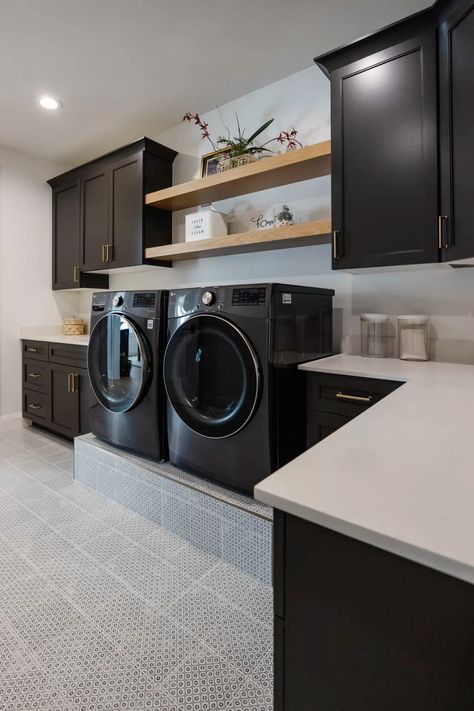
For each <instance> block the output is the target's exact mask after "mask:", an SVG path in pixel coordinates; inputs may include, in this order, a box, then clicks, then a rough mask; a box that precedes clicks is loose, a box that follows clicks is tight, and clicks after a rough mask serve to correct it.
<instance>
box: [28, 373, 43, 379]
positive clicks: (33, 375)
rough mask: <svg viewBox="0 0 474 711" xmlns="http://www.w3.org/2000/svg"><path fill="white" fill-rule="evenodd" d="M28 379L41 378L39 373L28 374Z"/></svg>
mask: <svg viewBox="0 0 474 711" xmlns="http://www.w3.org/2000/svg"><path fill="white" fill-rule="evenodd" d="M28 377H29V378H34V379H36V378H41V373H28Z"/></svg>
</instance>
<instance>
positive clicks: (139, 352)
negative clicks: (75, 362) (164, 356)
mask: <svg viewBox="0 0 474 711" xmlns="http://www.w3.org/2000/svg"><path fill="white" fill-rule="evenodd" d="M87 358H88V368H89V377H90V381H91V385H92V389H93V391H94V393H95V395H96V397H97V398H98V400H99V402H100V403H101V404H102V405H103V406H104V407H105V408H106V409H107V410H110V411H111V412H127V410H131V409H132V407H134V406H135V405H136V404H137V403H138V402H139V401H140V400H141V398H142V396H143V394H144V393H145V391H146V389H147V386H148V384H149V382H150V378H151V363H150V359H149V357H148V347H147V343H146V341H145V339H144V337H143V335H142V334H141V333H140V331H139V329H138V328H137V326H136V325H135V324H134V323H133V322H132V321H131V320H130V319H129V318H128V317H127V316H124V315H123V314H121V313H110V314H107V316H104V317H103V318H102V319H101V320H100V321H98V322H97V323H96V325H95V327H94V329H93V331H92V334H91V338H90V343H89V350H88V355H87Z"/></svg>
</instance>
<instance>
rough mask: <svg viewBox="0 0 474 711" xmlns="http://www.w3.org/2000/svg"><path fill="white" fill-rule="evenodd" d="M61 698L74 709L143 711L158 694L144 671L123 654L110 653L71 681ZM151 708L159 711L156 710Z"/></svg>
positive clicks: (156, 698)
mask: <svg viewBox="0 0 474 711" xmlns="http://www.w3.org/2000/svg"><path fill="white" fill-rule="evenodd" d="M63 695H64V697H65V698H66V699H67V700H68V701H70V702H72V703H73V704H76V705H77V706H79V707H81V706H83V707H85V708H86V709H88V708H98V709H107V710H108V709H130V710H132V709H143V708H145V703H146V701H147V699H148V698H150V697H152V696H153V698H154V699H155V700H157V701H158V699H159V697H160V695H161V694H160V690H159V688H158V686H157V685H156V684H155V683H154V682H153V680H152V679H151V678H150V677H149V675H148V674H147V673H146V671H145V670H144V669H143V668H142V667H140V666H139V665H138V664H136V663H135V662H133V661H131V660H130V659H129V657H127V656H126V655H125V654H117V653H112V654H111V655H110V656H108V657H106V658H105V659H103V660H101V661H100V662H98V663H97V664H96V665H94V667H93V668H91V669H90V670H89V671H88V672H86V673H84V674H82V675H80V676H79V677H78V679H77V680H74V681H71V682H70V683H69V685H68V688H67V690H66V691H65V693H63ZM155 708H157V709H159V708H160V706H158V705H157V706H156V707H155Z"/></svg>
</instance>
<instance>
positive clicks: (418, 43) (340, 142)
mask: <svg viewBox="0 0 474 711" xmlns="http://www.w3.org/2000/svg"><path fill="white" fill-rule="evenodd" d="M415 29H416V32H415V31H413V30H410V29H409V28H407V27H405V26H404V27H403V28H402V29H400V31H399V32H398V33H394V32H393V31H392V32H390V33H389V35H388V36H387V37H386V38H385V39H386V42H382V44H384V47H383V49H379V51H376V52H374V53H370V54H366V55H364V56H357V55H356V54H355V53H354V50H353V49H352V48H350V50H349V51H348V53H347V56H345V55H344V53H343V54H342V55H340V56H339V61H338V65H337V66H336V67H335V68H333V69H332V71H331V72H330V76H331V127H332V223H333V230H334V233H333V268H335V269H341V268H342V269H347V268H359V267H375V266H389V265H394V264H413V263H420V262H433V261H437V259H438V242H437V219H438V184H437V151H438V149H437V90H436V67H437V59H436V30H435V28H434V27H430V28H429V29H427V30H425V31H419V28H418V27H416V28H415ZM375 47H376V45H374V43H373V42H372V43H370V42H368V45H367V51H370V50H371V49H373V48H375ZM320 64H323V60H320Z"/></svg>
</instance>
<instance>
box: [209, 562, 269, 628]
mask: <svg viewBox="0 0 474 711" xmlns="http://www.w3.org/2000/svg"><path fill="white" fill-rule="evenodd" d="M199 584H200V585H202V586H203V587H206V588H207V589H209V590H212V591H213V592H214V593H217V594H218V595H220V596H222V597H223V598H225V599H226V600H229V601H230V602H231V603H232V604H233V605H235V606H236V607H239V608H241V609H242V610H244V611H245V612H246V613H247V614H249V615H252V616H253V617H255V618H256V619H257V620H259V621H260V622H262V623H263V624H265V625H267V626H271V625H272V624H273V589H272V587H271V586H270V585H265V584H264V583H259V582H258V581H257V580H255V578H254V577H253V576H250V575H245V574H244V573H242V572H240V571H239V570H236V569H235V568H233V567H232V566H231V565H228V564H227V563H221V564H220V565H218V566H216V567H215V568H213V569H212V570H210V571H209V572H208V573H207V574H206V575H205V576H204V577H203V578H201V580H200V581H199Z"/></svg>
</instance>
